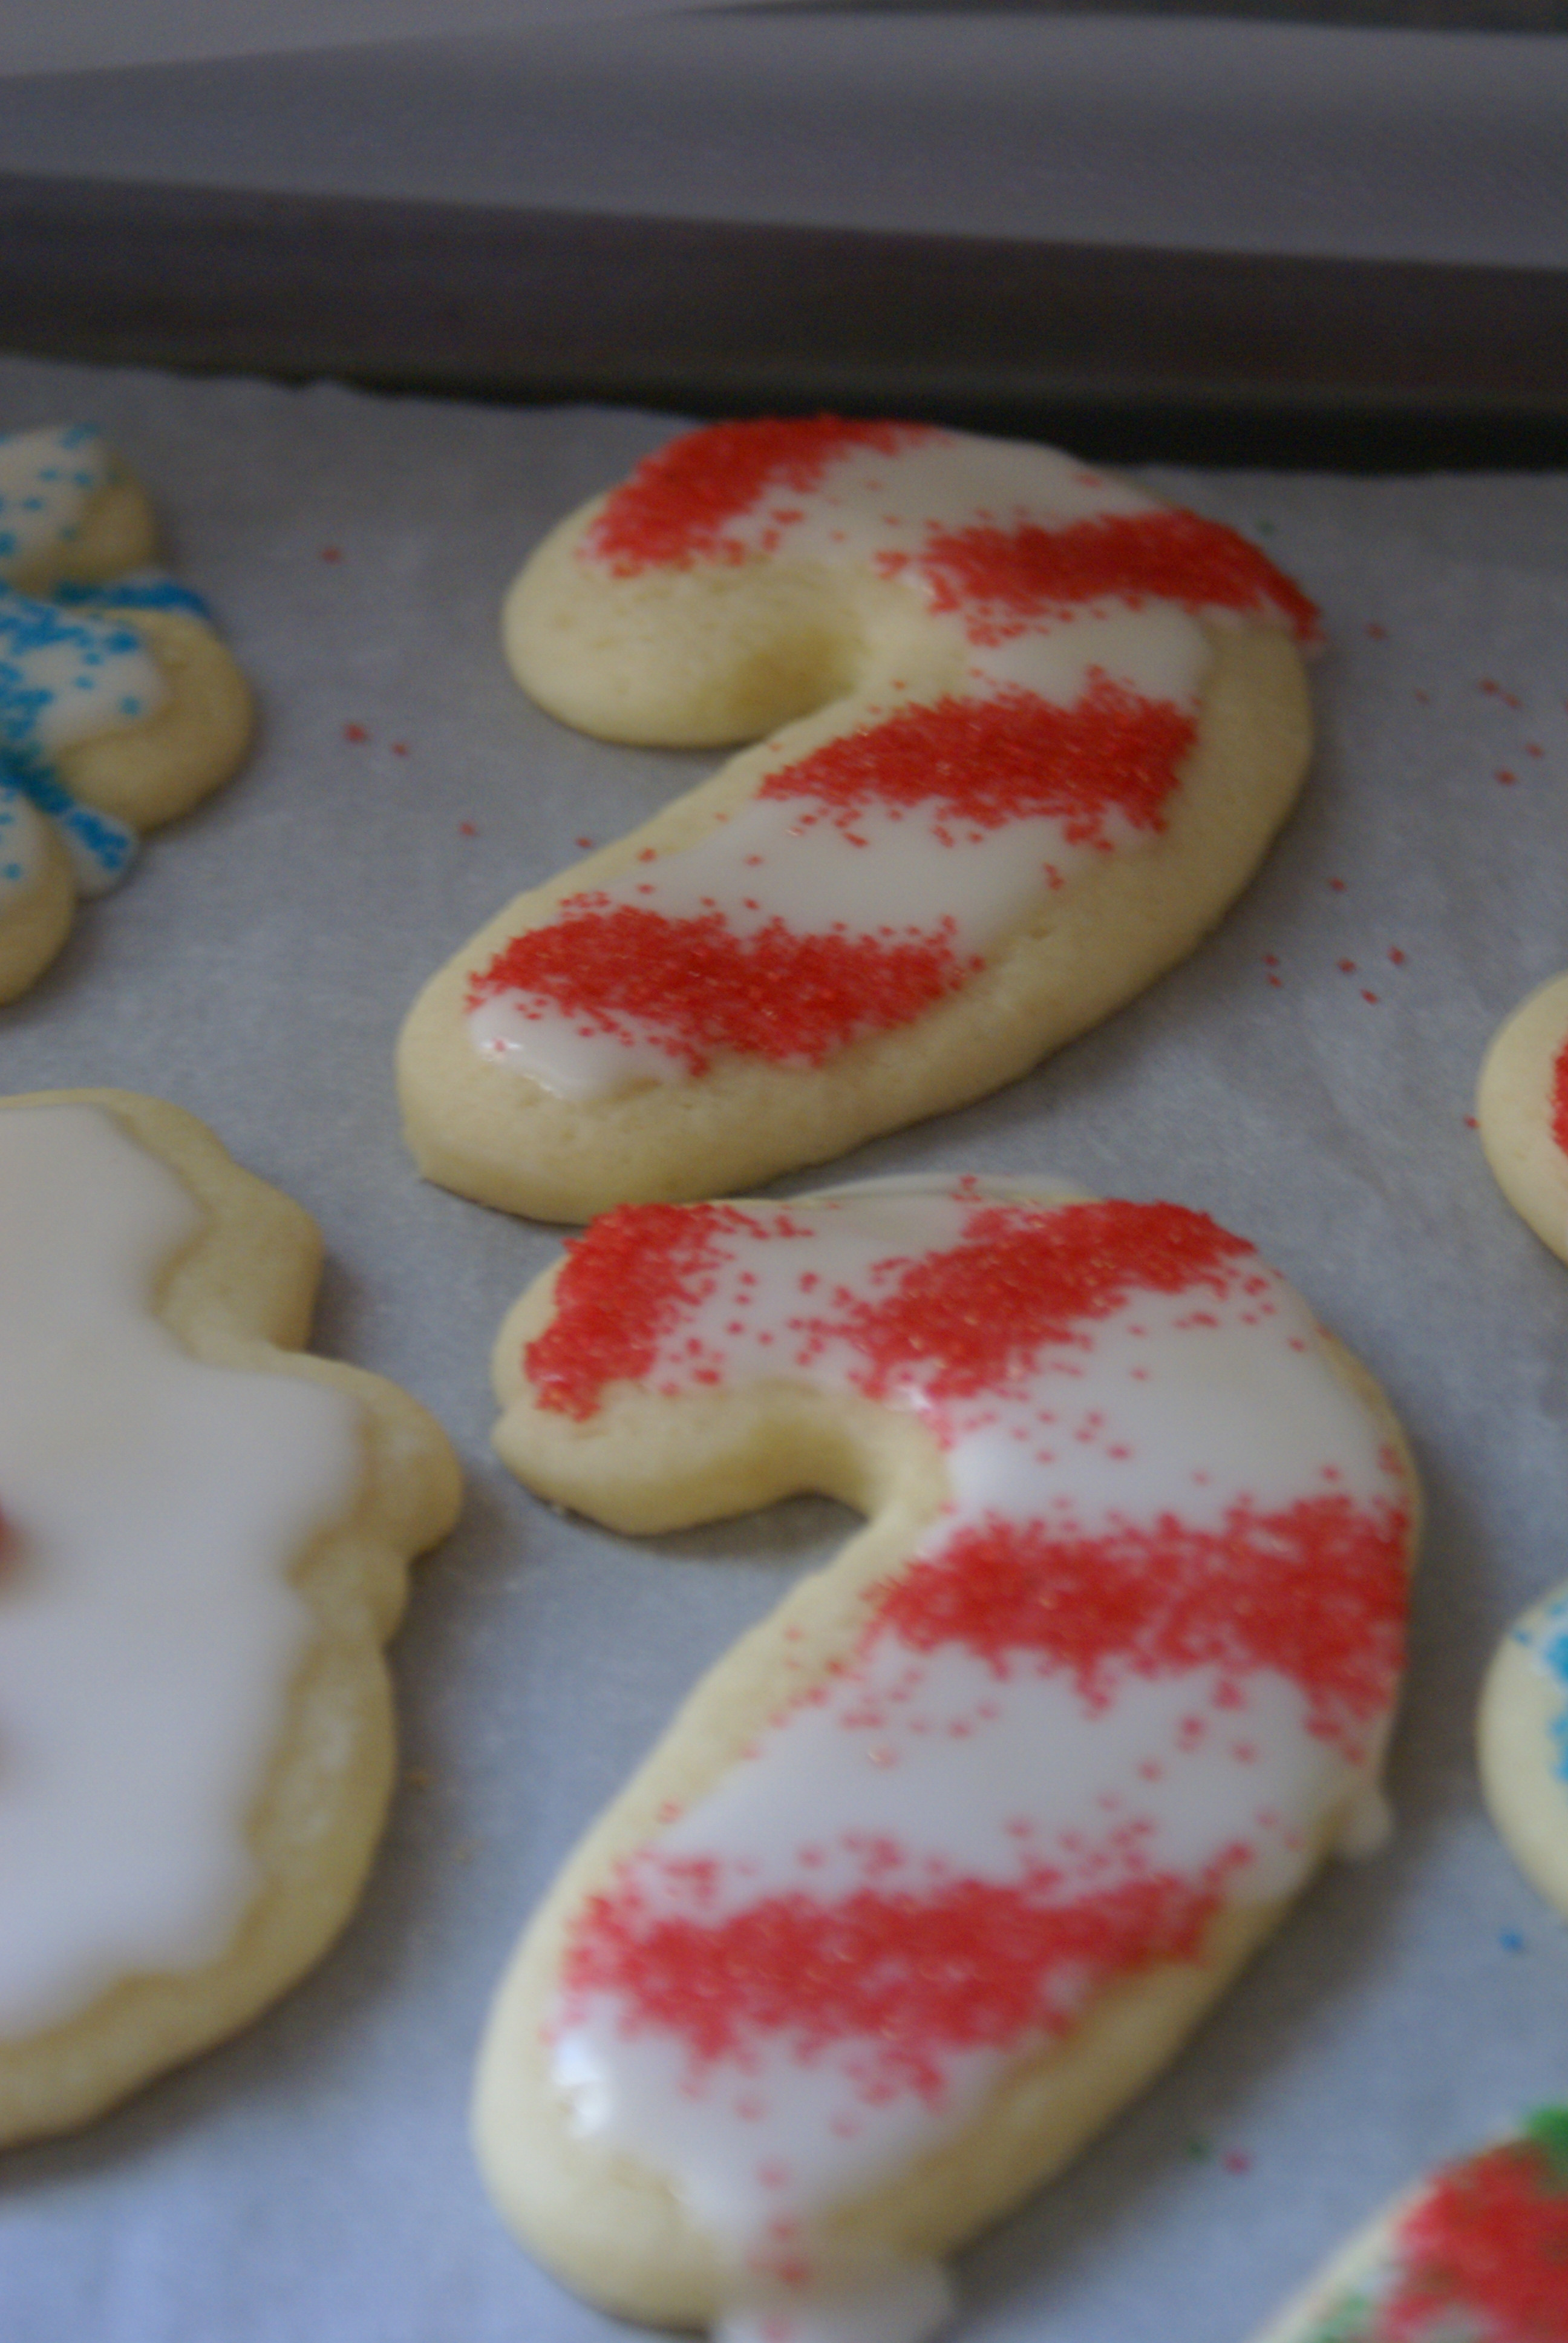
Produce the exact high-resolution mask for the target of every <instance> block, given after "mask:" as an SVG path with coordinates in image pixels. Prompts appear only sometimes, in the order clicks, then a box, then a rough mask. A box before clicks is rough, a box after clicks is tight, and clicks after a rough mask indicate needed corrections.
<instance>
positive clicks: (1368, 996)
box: [1362, 991, 1378, 1009]
mask: <svg viewBox="0 0 1568 2343" xmlns="http://www.w3.org/2000/svg"><path fill="white" fill-rule="evenodd" d="M1362 1000H1363V1001H1370V1002H1371V1004H1372V1007H1373V1008H1374V1009H1375V1008H1376V1007H1377V1005H1378V996H1377V994H1376V993H1375V992H1366V991H1363V992H1362Z"/></svg>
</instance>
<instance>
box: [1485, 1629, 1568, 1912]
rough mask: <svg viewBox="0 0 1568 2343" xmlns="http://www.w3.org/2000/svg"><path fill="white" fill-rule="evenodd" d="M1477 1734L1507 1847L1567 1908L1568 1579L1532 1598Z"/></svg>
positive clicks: (1491, 1686) (1507, 1642)
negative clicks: (1549, 1591) (1560, 1584)
mask: <svg viewBox="0 0 1568 2343" xmlns="http://www.w3.org/2000/svg"><path fill="white" fill-rule="evenodd" d="M1478 1739H1479V1747H1480V1757H1481V1781H1482V1787H1483V1790H1484V1791H1485V1794H1486V1803H1487V1805H1488V1806H1489V1807H1490V1809H1491V1812H1492V1819H1493V1822H1494V1823H1495V1824H1496V1825H1497V1828H1498V1830H1499V1832H1500V1833H1501V1834H1502V1836H1503V1842H1504V1844H1505V1845H1506V1846H1507V1848H1508V1851H1509V1853H1510V1854H1511V1855H1513V1859H1514V1861H1515V1863H1517V1864H1518V1865H1519V1867H1520V1869H1521V1870H1522V1871H1523V1873H1524V1875H1525V1876H1526V1878H1527V1879H1529V1880H1530V1881H1531V1882H1532V1884H1533V1885H1534V1886H1536V1887H1538V1888H1539V1889H1540V1891H1541V1893H1542V1895H1543V1896H1545V1897H1546V1899H1547V1901H1548V1903H1551V1904H1554V1905H1556V1906H1557V1908H1558V1910H1559V1911H1561V1912H1563V1913H1564V1914H1568V1584H1564V1585H1563V1586H1560V1587H1558V1588H1557V1589H1556V1591H1555V1593H1553V1594H1547V1595H1544V1596H1543V1598H1542V1600H1541V1601H1540V1602H1539V1603H1536V1604H1532V1606H1531V1608H1530V1609H1529V1610H1528V1611H1526V1612H1525V1613H1524V1614H1523V1617H1522V1618H1520V1619H1518V1620H1516V1621H1515V1623H1514V1624H1513V1626H1512V1627H1511V1628H1510V1629H1509V1631H1508V1633H1507V1634H1506V1635H1505V1636H1504V1637H1503V1642H1502V1643H1501V1644H1499V1646H1498V1649H1497V1653H1496V1656H1495V1657H1494V1658H1493V1663H1492V1665H1491V1668H1490V1669H1489V1670H1488V1672H1487V1677H1486V1684H1485V1686H1484V1688H1483V1693H1482V1697H1481V1716H1480V1723H1479V1726H1478Z"/></svg>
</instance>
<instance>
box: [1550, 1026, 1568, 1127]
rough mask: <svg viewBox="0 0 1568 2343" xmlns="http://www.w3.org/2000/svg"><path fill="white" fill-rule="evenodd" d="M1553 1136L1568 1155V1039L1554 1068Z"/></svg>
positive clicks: (1558, 1054) (1557, 1057)
mask: <svg viewBox="0 0 1568 2343" xmlns="http://www.w3.org/2000/svg"><path fill="white" fill-rule="evenodd" d="M1552 1136H1553V1139H1554V1140H1555V1141H1557V1144H1558V1146H1559V1147H1560V1148H1561V1149H1562V1150H1563V1154H1564V1155H1568V1041H1564V1043H1563V1047H1562V1048H1561V1050H1559V1051H1558V1052H1557V1056H1556V1059H1555V1061H1553V1069H1552Z"/></svg>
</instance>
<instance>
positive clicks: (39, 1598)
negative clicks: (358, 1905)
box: [0, 1091, 457, 2142]
mask: <svg viewBox="0 0 1568 2343" xmlns="http://www.w3.org/2000/svg"><path fill="white" fill-rule="evenodd" d="M0 1200H3V1209H0V1377H3V1379H4V1385H5V1392H4V1402H3V1404H0V1523H3V1528H0V1878H3V1879H4V1881H5V1896H4V1901H3V1904H0V2142H11V2141H15V2140H17V2139H27V2138H32V2137H37V2136H39V2135H42V2134H45V2133H49V2132H53V2131H59V2130H63V2129H65V2128H67V2127H70V2126H72V2125H75V2124H78V2123H81V2122H84V2121H85V2120H86V2119H87V2118H88V2117H92V2116H94V2115H96V2114H97V2113H99V2112H100V2111H101V2110H102V2109H103V2108H105V2107H108V2106H111V2105H112V2104H113V2103H114V2102H115V2101H116V2099H118V2098H119V2097H122V2096H123V2095H124V2094H125V2093H126V2092H127V2091H129V2090H131V2089H133V2088H134V2087H136V2085H137V2084H138V2083H141V2082H143V2081H145V2080H146V2078H147V2077H150V2076H152V2075H154V2074H156V2073H158V2072H159V2071H161V2070H162V2069H163V2068H164V2067H166V2066H171V2065H173V2064H174V2063H176V2061H177V2060H179V2059H182V2058H185V2057H186V2056H189V2055H190V2054H191V2053H193V2052H194V2051H196V2050H199V2049H202V2048H205V2047H206V2046H207V2045H208V2044H209V2043H211V2042H214V2041H216V2040H217V2039H218V2038H219V2037H220V2036H223V2035H225V2034H227V2033H229V2032H230V2031H232V2030H233V2029H234V2028H235V2027H236V2026H239V2025H241V2024H243V2023H244V2021H245V2020H246V2019H247V2018H248V2017H250V2016H253V2015H254V2014H255V2013H256V2011H257V2010H259V2009H260V2008H262V2007H263V2006H265V2005H266V2003H267V2002H269V2001H270V2000H272V1999H273V1998H274V1996H276V1995H277V1994H278V1993H280V1992H281V1991H282V1990H283V1989H284V1987H285V1986H287V1985H290V1984H292V1983H293V1981H294V1980H295V1978H296V1977H297V1976H299V1975H300V1973H301V1972H302V1971H303V1970H304V1969H306V1968H307V1967H308V1966H309V1965H310V1964H311V1963H312V1962H313V1961H314V1960H316V1959H317V1956H319V1955H320V1954H321V1953H322V1952H323V1951H324V1950H325V1948H326V1946H327V1945H328V1944H329V1943H330V1941H331V1939H332V1937H333V1936H335V1935H336V1934H337V1930H338V1929H339V1927H341V1926H342V1925H343V1923H344V1921H345V1920H346V1919H347V1916H348V1914H349V1912H350V1910H351V1909H352V1907H353V1905H354V1903H355V1900H356V1898H357V1894H358V1891H359V1888H360V1885H361V1883H362V1881H363V1878H364V1875H365V1871H366V1868H367V1865H368V1863H369V1860H370V1857H371V1855H372V1853H373V1851H374V1847H375V1844H376V1840H377V1835H378V1833H379V1829H380V1825H381V1819H382V1815H383V1812H384V1809H385V1806H386V1803H387V1793H388V1789H389V1785H390V1778H391V1766H392V1756H393V1743H392V1720H391V1704H390V1690H389V1685H388V1681H387V1672H386V1668H385V1665H384V1664H383V1661H382V1658H381V1651H380V1646H381V1644H382V1643H383V1642H385V1640H386V1638H387V1636H388V1635H389V1634H391V1632H392V1629H393V1627H394V1625H395V1624H396V1623H397V1615H398V1614H399V1612H400V1610H401V1608H402V1605H403V1600H404V1592H405V1581H406V1577H407V1563H408V1560H409V1557H410V1556H411V1555H412V1554H415V1553H417V1552H418V1551H419V1550H420V1549H421V1548H422V1547H424V1546H427V1545H428V1544H431V1543H432V1542H433V1541H434V1540H435V1539H436V1538H437V1537H439V1536H440V1535H442V1534H444V1532H445V1531H446V1530H447V1528H448V1527H449V1526H450V1523H451V1522H452V1519H453V1516H454V1514H455V1512H456V1507H457V1468H456V1465H455V1463H454V1461H453V1458H452V1455H451V1452H450V1450H449V1448H448V1446H447V1442H446V1440H445V1438H444V1437H443V1435H442V1433H440V1432H439V1430H438V1429H437V1426H436V1425H435V1424H434V1423H432V1422H431V1420H430V1419H429V1417H428V1416H427V1415H426V1413H425V1412H424V1410H423V1409H422V1408H420V1407H418V1406H417V1405H416V1403H414V1401H412V1400H411V1399H409V1398H407V1396H406V1395H405V1394H404V1393H402V1392H400V1391H398V1390H397V1389H396V1388H395V1387H394V1386H393V1385H392V1384H390V1383H385V1382H383V1381H382V1380H381V1378H380V1377H379V1376H376V1375H370V1374H366V1373H360V1372H359V1371H358V1370H357V1369H355V1368H352V1367H347V1366H339V1365H336V1364H331V1363H327V1361H325V1360H321V1359H315V1358H307V1357H304V1356H301V1355H299V1354H298V1349H297V1346H298V1345H299V1343H300V1342H303V1340H304V1339H305V1337H306V1333H307V1327H308V1322H309V1315H310V1308H311V1302H312V1300H313V1297H314V1293H315V1289H316V1281H317V1268H318V1262H319V1256H320V1244H319V1240H318V1238H317V1232H316V1230H315V1227H314V1225H313V1224H312V1222H310V1221H309V1220H308V1218H307V1215H306V1214H305V1213H304V1212H302V1211H301V1210H300V1208H299V1207H298V1206H297V1204H294V1203H292V1202H290V1201H289V1200H288V1199H287V1198H286V1197H285V1196H282V1195H280V1194H279V1193H278V1192H277V1191H276V1189H273V1188H268V1187H266V1186H264V1185H263V1184H262V1182H260V1181H259V1180H256V1179H253V1178H252V1177H251V1175H250V1174H249V1173H248V1172H242V1171H240V1170H239V1168H238V1167H237V1165H236V1164H235V1163H234V1162H232V1161H230V1159H229V1158H228V1156H226V1154H225V1153H224V1151H223V1150H222V1149H221V1148H220V1147H219V1145H218V1144H217V1141H216V1140H215V1139H214V1138H213V1137H212V1135H211V1133H210V1132H208V1131H206V1129H205V1128H204V1127H203V1126H202V1125H201V1124H200V1123H198V1122H196V1121H194V1120H193V1119H192V1117H190V1116H189V1115H186V1114H185V1113H182V1112H181V1111H179V1110H178V1109H177V1108H175V1107H172V1106H166V1105H164V1104H162V1103H161V1102H160V1101H156V1100H152V1099H145V1098H138V1097H133V1096H131V1095H129V1094H127V1093H125V1092H121V1091H76V1092H65V1091H62V1092H57V1093H54V1094H52V1095H47V1096H40V1097H34V1098H25V1099H12V1100H7V1101H4V1102H0Z"/></svg>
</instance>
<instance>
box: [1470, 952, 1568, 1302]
mask: <svg viewBox="0 0 1568 2343" xmlns="http://www.w3.org/2000/svg"><path fill="white" fill-rule="evenodd" d="M1475 1111H1476V1118H1477V1120H1478V1121H1479V1122H1480V1125H1481V1143H1482V1145H1483V1148H1484V1149H1485V1150H1486V1160H1487V1161H1488V1163H1490V1165H1491V1166H1492V1170H1493V1176H1494V1178H1495V1179H1496V1181H1497V1184H1498V1186H1499V1187H1500V1188H1501V1189H1502V1191H1503V1194H1504V1195H1505V1196H1506V1197H1507V1199H1508V1201H1509V1202H1510V1203H1511V1204H1512V1205H1513V1209H1514V1211H1515V1212H1517V1213H1518V1214H1519V1215H1520V1217H1521V1219H1523V1220H1524V1221H1526V1222H1528V1223H1529V1225H1530V1227H1531V1228H1533V1230H1534V1232H1535V1233H1536V1235H1537V1236H1538V1237H1539V1238H1540V1240H1541V1242H1542V1243H1543V1244H1544V1245H1550V1246H1551V1248H1552V1250H1553V1252H1554V1253H1558V1254H1560V1255H1561V1256H1562V1258H1563V1260H1564V1261H1568V976H1559V977H1554V978H1553V980H1552V982H1551V983H1550V984H1543V986H1542V987H1541V989H1540V990H1539V991H1538V992H1533V993H1532V994H1531V995H1530V998H1529V999H1528V1000H1527V1001H1523V1002H1522V1003H1521V1005H1520V1007H1519V1008H1517V1009H1516V1010H1515V1011H1513V1015H1512V1016H1511V1017H1510V1018H1508V1019H1507V1020H1506V1021H1505V1022H1504V1023H1503V1025H1501V1026H1500V1027H1499V1028H1498V1031H1497V1032H1496V1034H1495V1035H1494V1036H1493V1042H1492V1046H1491V1048H1490V1049H1489V1050H1488V1051H1487V1053H1486V1056H1485V1059H1484V1061H1483V1064H1482V1069H1481V1082H1480V1087H1479V1089H1478V1091H1477V1093H1476V1103H1475Z"/></svg>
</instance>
